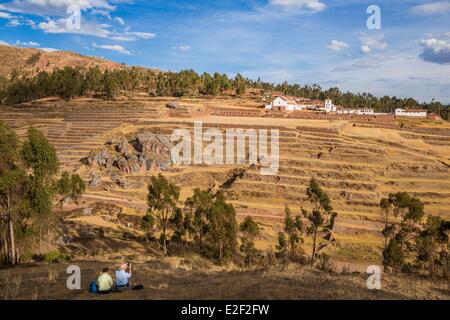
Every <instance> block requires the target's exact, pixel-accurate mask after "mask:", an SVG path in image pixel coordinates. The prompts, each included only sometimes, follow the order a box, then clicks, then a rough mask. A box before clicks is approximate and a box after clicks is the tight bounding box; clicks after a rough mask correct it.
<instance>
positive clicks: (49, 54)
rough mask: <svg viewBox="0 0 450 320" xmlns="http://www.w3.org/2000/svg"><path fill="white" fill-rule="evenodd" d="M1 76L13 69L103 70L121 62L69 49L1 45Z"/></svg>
mask: <svg viewBox="0 0 450 320" xmlns="http://www.w3.org/2000/svg"><path fill="white" fill-rule="evenodd" d="M0 57H1V61H2V63H1V64H0V76H2V77H8V76H9V75H10V74H11V71H12V70H13V69H20V70H24V71H28V72H30V73H31V74H35V73H36V72H37V71H47V72H51V71H53V70H55V69H57V68H64V67H66V66H69V67H85V68H89V67H94V66H98V67H99V68H100V69H101V70H103V71H104V70H107V69H119V68H123V66H122V65H121V64H119V63H116V62H112V61H108V60H105V59H101V58H98V57H88V56H83V55H80V54H77V53H74V52H69V51H45V50H41V49H34V48H19V47H14V46H5V45H0Z"/></svg>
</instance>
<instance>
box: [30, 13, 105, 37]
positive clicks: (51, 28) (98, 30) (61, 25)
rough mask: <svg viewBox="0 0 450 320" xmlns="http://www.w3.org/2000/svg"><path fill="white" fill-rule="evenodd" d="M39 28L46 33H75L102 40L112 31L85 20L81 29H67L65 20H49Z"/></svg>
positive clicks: (39, 25)
mask: <svg viewBox="0 0 450 320" xmlns="http://www.w3.org/2000/svg"><path fill="white" fill-rule="evenodd" d="M37 27H38V28H39V29H41V30H42V31H44V32H45V33H75V34H83V35H91V36H97V37H102V38H106V37H108V36H109V35H110V34H111V31H110V30H108V28H109V27H110V26H109V25H106V24H98V23H96V22H90V21H88V20H83V22H82V23H81V28H80V29H75V28H74V29H69V28H67V20H66V19H65V18H60V19H56V20H52V19H49V20H48V21H47V22H41V23H39V24H38V25H37Z"/></svg>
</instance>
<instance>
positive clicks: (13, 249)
mask: <svg viewBox="0 0 450 320" xmlns="http://www.w3.org/2000/svg"><path fill="white" fill-rule="evenodd" d="M7 210H8V227H9V244H10V256H9V258H10V263H11V264H12V265H13V266H14V265H16V243H15V239H14V222H13V219H12V213H11V196H10V195H9V194H8V209H7Z"/></svg>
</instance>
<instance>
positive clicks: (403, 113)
mask: <svg viewBox="0 0 450 320" xmlns="http://www.w3.org/2000/svg"><path fill="white" fill-rule="evenodd" d="M427 114H428V111H427V110H424V109H395V115H396V116H397V117H414V118H426V117H427Z"/></svg>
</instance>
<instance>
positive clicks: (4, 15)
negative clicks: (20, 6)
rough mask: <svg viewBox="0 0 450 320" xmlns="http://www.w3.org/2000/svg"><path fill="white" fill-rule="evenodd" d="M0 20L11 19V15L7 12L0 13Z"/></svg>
mask: <svg viewBox="0 0 450 320" xmlns="http://www.w3.org/2000/svg"><path fill="white" fill-rule="evenodd" d="M0 19H12V15H11V14H10V13H8V12H0Z"/></svg>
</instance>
